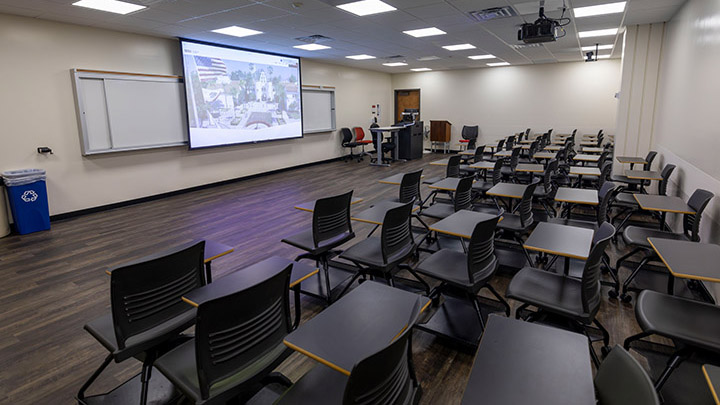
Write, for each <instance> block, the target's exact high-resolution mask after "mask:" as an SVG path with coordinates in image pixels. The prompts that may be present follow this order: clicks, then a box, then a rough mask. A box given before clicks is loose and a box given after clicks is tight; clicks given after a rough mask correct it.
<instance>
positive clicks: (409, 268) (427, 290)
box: [398, 263, 430, 295]
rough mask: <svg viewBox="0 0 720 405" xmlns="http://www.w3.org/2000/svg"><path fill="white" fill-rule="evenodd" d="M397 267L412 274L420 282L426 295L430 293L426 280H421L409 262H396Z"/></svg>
mask: <svg viewBox="0 0 720 405" xmlns="http://www.w3.org/2000/svg"><path fill="white" fill-rule="evenodd" d="M398 268H401V269H404V270H407V271H408V272H409V273H410V274H412V275H413V277H415V278H416V279H417V280H418V281H419V282H420V284H422V285H423V287H425V293H426V294H427V295H430V284H428V283H427V281H425V280H423V279H422V278H421V277H420V275H419V274H418V273H417V272H416V271H415V270H414V269H413V268H412V267H411V266H410V265H409V264H407V263H400V264H398Z"/></svg>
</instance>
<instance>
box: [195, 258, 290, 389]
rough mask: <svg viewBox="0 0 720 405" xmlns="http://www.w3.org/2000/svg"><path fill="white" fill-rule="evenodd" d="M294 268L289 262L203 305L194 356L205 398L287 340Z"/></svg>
mask: <svg viewBox="0 0 720 405" xmlns="http://www.w3.org/2000/svg"><path fill="white" fill-rule="evenodd" d="M291 270H292V264H289V265H287V266H286V267H285V268H280V269H277V272H276V273H275V274H273V275H271V276H269V277H267V278H265V279H263V281H261V282H259V283H257V284H254V285H252V286H251V287H248V288H245V289H243V290H241V291H238V292H235V293H233V294H230V295H226V296H223V297H220V298H216V299H213V300H210V301H207V302H204V303H202V304H200V306H199V307H198V312H197V325H196V328H195V360H196V363H197V373H198V382H199V383H200V384H199V385H200V392H201V395H202V398H203V399H207V398H209V397H210V387H212V385H213V384H215V383H216V382H218V381H220V380H223V379H225V378H227V377H230V376H232V375H233V374H235V373H237V372H238V371H240V370H242V369H244V368H246V367H247V366H248V365H252V364H253V363H255V362H256V361H258V360H260V359H261V358H262V357H263V356H265V355H267V354H268V353H269V352H270V351H273V350H276V349H277V348H278V347H281V346H282V345H283V339H284V338H285V336H287V334H288V333H289V332H290V331H291V329H292V324H291V321H290V291H289V289H290V271H291ZM288 353H289V351H288Z"/></svg>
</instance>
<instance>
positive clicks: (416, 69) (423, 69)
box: [410, 68, 432, 72]
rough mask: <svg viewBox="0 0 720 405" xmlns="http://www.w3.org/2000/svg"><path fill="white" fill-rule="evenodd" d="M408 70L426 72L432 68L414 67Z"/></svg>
mask: <svg viewBox="0 0 720 405" xmlns="http://www.w3.org/2000/svg"><path fill="white" fill-rule="evenodd" d="M410 70H412V71H413V72H428V71H431V70H432V69H430V68H415V69H410Z"/></svg>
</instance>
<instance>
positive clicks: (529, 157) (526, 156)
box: [520, 139, 540, 163]
mask: <svg viewBox="0 0 720 405" xmlns="http://www.w3.org/2000/svg"><path fill="white" fill-rule="evenodd" d="M539 145H540V141H538V140H537V139H536V140H534V141H533V143H531V144H530V148H528V150H527V152H523V153H522V156H521V157H520V162H522V163H535V159H534V158H533V155H535V153H536V152H538V151H539V150H540V149H538V148H539Z"/></svg>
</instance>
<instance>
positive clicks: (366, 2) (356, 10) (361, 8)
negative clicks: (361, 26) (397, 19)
mask: <svg viewBox="0 0 720 405" xmlns="http://www.w3.org/2000/svg"><path fill="white" fill-rule="evenodd" d="M337 8H339V9H342V10H345V11H348V12H351V13H353V14H355V15H359V16H361V17H362V16H364V15H371V14H378V13H386V12H388V11H394V10H397V9H396V8H395V7H393V6H391V5H389V4H387V3H384V2H382V1H380V0H362V1H355V2H352V3H346V4H341V5H339V6H337Z"/></svg>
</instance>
